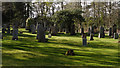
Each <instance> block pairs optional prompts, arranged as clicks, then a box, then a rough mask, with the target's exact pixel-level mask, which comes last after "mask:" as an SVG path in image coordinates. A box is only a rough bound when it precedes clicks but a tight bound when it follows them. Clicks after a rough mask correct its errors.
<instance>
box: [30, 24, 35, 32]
mask: <svg viewBox="0 0 120 68" xmlns="http://www.w3.org/2000/svg"><path fill="white" fill-rule="evenodd" d="M35 31H36V28H35V25H34V24H32V25H31V32H32V34H35V33H36V32H35Z"/></svg>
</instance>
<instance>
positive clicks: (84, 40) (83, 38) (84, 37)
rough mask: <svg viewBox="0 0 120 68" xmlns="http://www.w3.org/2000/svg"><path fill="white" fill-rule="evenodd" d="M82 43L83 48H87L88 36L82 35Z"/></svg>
mask: <svg viewBox="0 0 120 68" xmlns="http://www.w3.org/2000/svg"><path fill="white" fill-rule="evenodd" d="M82 43H83V46H87V39H86V34H82Z"/></svg>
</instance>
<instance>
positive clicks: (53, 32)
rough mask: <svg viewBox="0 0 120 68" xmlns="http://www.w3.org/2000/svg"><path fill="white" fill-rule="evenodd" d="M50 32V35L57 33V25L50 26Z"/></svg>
mask: <svg viewBox="0 0 120 68" xmlns="http://www.w3.org/2000/svg"><path fill="white" fill-rule="evenodd" d="M51 32H52V35H56V34H57V27H56V26H53V27H51Z"/></svg>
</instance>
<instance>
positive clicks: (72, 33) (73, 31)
mask: <svg viewBox="0 0 120 68" xmlns="http://www.w3.org/2000/svg"><path fill="white" fill-rule="evenodd" d="M70 35H75V25H74V24H73V25H72V26H71V31H70Z"/></svg>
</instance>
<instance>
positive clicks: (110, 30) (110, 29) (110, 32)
mask: <svg viewBox="0 0 120 68" xmlns="http://www.w3.org/2000/svg"><path fill="white" fill-rule="evenodd" d="M109 36H112V28H109Z"/></svg>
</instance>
